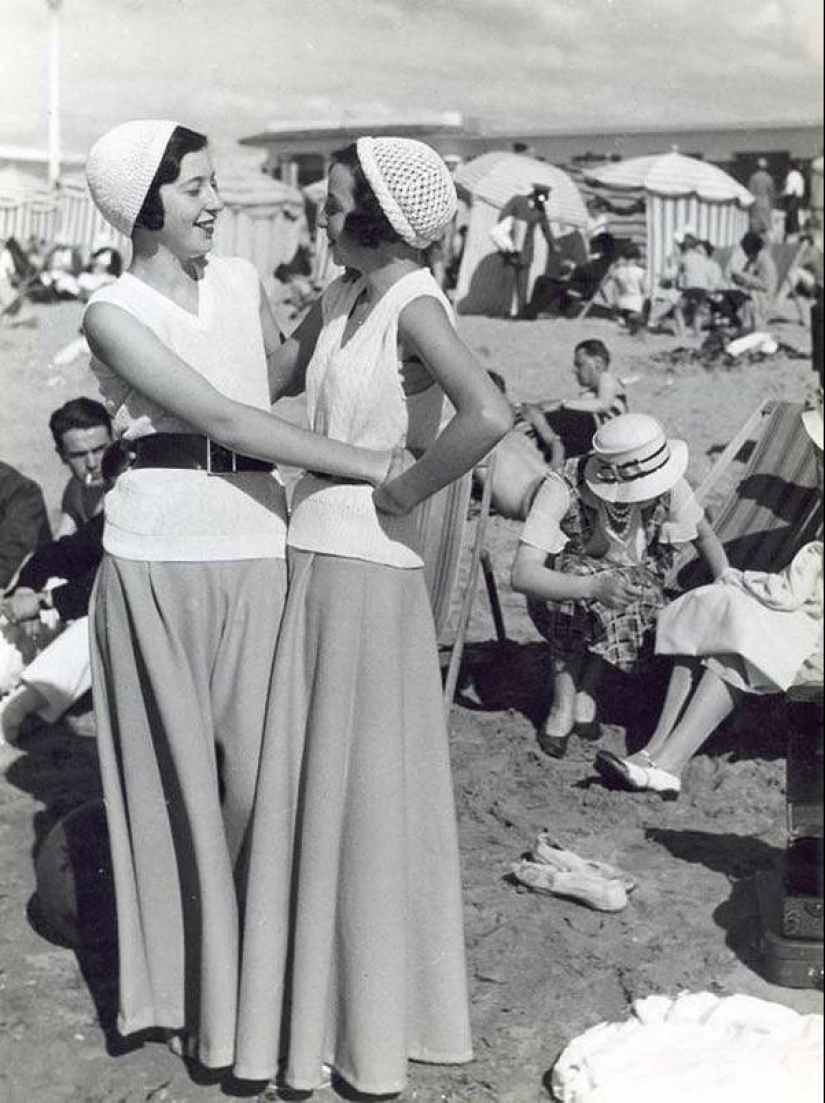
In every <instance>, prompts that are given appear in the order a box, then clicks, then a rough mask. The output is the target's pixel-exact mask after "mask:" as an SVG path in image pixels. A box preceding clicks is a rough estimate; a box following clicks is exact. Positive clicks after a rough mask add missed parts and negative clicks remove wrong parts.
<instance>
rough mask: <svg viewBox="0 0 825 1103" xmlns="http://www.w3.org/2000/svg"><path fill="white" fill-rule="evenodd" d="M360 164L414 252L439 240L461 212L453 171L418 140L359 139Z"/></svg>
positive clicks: (380, 201) (400, 233) (394, 224)
mask: <svg viewBox="0 0 825 1103" xmlns="http://www.w3.org/2000/svg"><path fill="white" fill-rule="evenodd" d="M356 149H357V151H358V161H359V163H360V165H361V168H362V169H363V172H364V175H365V176H366V178H367V180H368V181H369V185H370V187H371V188H372V190H373V192H374V193H375V198H376V199H377V200H378V203H379V205H380V207H381V210H382V211H383V212H384V214H385V215H386V217H387V221H388V222H389V224H390V225H391V226H392V228H393V229H394V230H395V232H396V233H397V234H398V236H399V237H400V238H401V239H402V241H406V243H407V244H408V245H412V246H413V248H414V249H423V248H424V247H425V246H427V245H430V244H431V243H432V242H434V241H438V239H439V238H440V237H441V235H442V234H443V233H444V231H445V230H446V229H447V226H448V225H449V223H450V219H451V218H452V217H453V215H454V214H455V210H456V205H457V199H456V194H455V185H454V184H453V178H452V176H450V170H449V169H448V168H447V166H446V165H445V164H444V162H443V161H442V160H441V158H440V157H439V155H438V154H437V153H436V151H435V150H434V149H432V148H431V147H430V146H428V145H425V144H424V142H417V141H415V139H413V138H359V139H358V141H357V143H356Z"/></svg>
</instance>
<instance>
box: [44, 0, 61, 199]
mask: <svg viewBox="0 0 825 1103" xmlns="http://www.w3.org/2000/svg"><path fill="white" fill-rule="evenodd" d="M47 2H48V5H49V111H48V119H49V187H50V188H56V187H57V186H58V185H59V183H60V4H61V2H62V0H47Z"/></svg>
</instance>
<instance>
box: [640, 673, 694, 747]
mask: <svg viewBox="0 0 825 1103" xmlns="http://www.w3.org/2000/svg"><path fill="white" fill-rule="evenodd" d="M698 675H699V667H698V664H697V663H695V662H690V661H688V660H685V659H682V660H680V661H678V662H676V663H675V664H674V667H673V670H672V671H671V674H670V681H669V682H668V684H667V692H666V693H665V700H664V704H663V705H662V711H661V713H660V714H659V720H658V722H657V724H656V727H655V729H654V731H653V734H652V735H651V737H650V739H649V740H648V743H647V746H646V747H645V748H644V749H645V752H646V754H647V755H649V756H650V757H651V758H656V759H657V758H658V756H659V754H660V752H661V750H662V748H663V747H664V746H665V745H666V743H667V741H668V739H669V738H670V734H671V732H672V731H673V729H674V728H675V727H676V725H677V724H678V722H679V719H680V717H681V715H682V713H683V712H684V710H685V706H686V705H687V703H688V699H689V698H690V695H691V692H692V691H693V687H694V684H695V683H696V681H697V679H698ZM637 759H638V760H639V762H640V763H641V764H644V761H645V758H644V757H641V758H640V757H639V755H631V758H630V761H631V762H635V761H636V760H637Z"/></svg>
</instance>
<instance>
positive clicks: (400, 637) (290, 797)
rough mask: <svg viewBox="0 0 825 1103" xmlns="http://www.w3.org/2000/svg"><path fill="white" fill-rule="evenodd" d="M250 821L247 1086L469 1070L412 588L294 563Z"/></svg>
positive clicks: (439, 735) (443, 824) (409, 579)
mask: <svg viewBox="0 0 825 1103" xmlns="http://www.w3.org/2000/svg"><path fill="white" fill-rule="evenodd" d="M270 700H271V709H270V714H269V717H268V720H267V728H266V734H265V738H264V748H263V751H262V756H261V772H260V778H259V785H258V794H257V798H256V803H255V811H254V815H253V824H252V833H251V860H250V872H249V895H248V904H247V915H246V926H245V931H244V946H243V970H242V980H241V990H240V1011H239V1036H238V1047H237V1051H238V1057H237V1062H236V1065H235V1074H236V1075H237V1076H240V1077H243V1078H249V1079H259V1078H264V1077H270V1076H272V1075H273V1074H274V1073H275V1071H276V1069H277V1068H278V1064H279V1061H280V1060H283V1061H284V1062H285V1065H284V1077H285V1080H286V1082H287V1083H288V1084H289V1085H291V1086H292V1087H293V1088H296V1089H300V1090H310V1089H312V1088H314V1087H317V1086H318V1085H319V1084H320V1082H321V1080H322V1063H326V1064H328V1065H331V1066H332V1067H333V1068H334V1069H335V1070H336V1072H337V1073H338V1074H339V1075H340V1076H342V1077H343V1078H344V1079H345V1080H346V1081H347V1082H348V1083H350V1084H351V1085H352V1086H354V1087H355V1088H357V1089H358V1090H359V1091H362V1092H370V1093H376V1094H383V1093H391V1092H398V1091H400V1090H401V1089H402V1088H403V1086H404V1083H405V1081H406V1069H407V1060H408V1058H412V1059H416V1060H421V1061H428V1062H434V1063H447V1064H453V1063H460V1062H464V1061H468V1060H470V1058H471V1056H472V1054H471V1048H470V1031H469V1021H468V1006H467V987H466V973H465V960H464V939H463V928H462V908H461V885H460V878H459V867H458V845H457V834H456V822H455V810H454V804H453V793H452V784H451V777H450V766H449V758H448V746H447V731H446V724H445V720H444V713H443V705H442V694H441V679H440V672H439V667H438V660H437V651H436V643H435V634H434V629H433V623H432V614H431V612H430V606H429V601H428V598H427V593H426V589H425V585H424V577H423V572H422V571H420V570H399V569H396V568H392V567H387V566H382V565H377V564H371V563H365V562H361V561H358V560H353V559H343V558H336V557H333V556H324V555H316V554H312V553H308V552H296V553H294V554H293V553H290V589H289V596H288V599H287V608H286V611H285V614H284V622H283V626H282V632H281V638H280V642H279V646H278V657H277V661H276V669H275V679H274V683H273V692H272V696H271V699H270Z"/></svg>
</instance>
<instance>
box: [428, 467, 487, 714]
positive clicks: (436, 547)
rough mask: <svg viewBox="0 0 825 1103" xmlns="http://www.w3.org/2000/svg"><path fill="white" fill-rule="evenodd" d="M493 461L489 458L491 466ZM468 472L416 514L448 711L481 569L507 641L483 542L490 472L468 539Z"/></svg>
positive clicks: (470, 476) (469, 479)
mask: <svg viewBox="0 0 825 1103" xmlns="http://www.w3.org/2000/svg"><path fill="white" fill-rule="evenodd" d="M494 465H495V459H494V458H493V457H491V458H490V465H489V468H490V469H492V468H493V467H494ZM471 489H472V474H471V473H468V474H466V475H464V476H463V477H462V478H461V479H458V480H457V481H456V482H454V483H451V484H450V485H449V486H447V487H445V488H444V489H443V490H441V491H439V493H438V494H435V495H433V497H432V498H429V499H428V500H427V501H426V502H425V503H424V505H423V506H422V507H421V511H420V514H419V533H420V537H421V546H422V548H423V558H424V577H425V579H426V582H427V589H428V592H429V595H430V602H431V604H432V607H433V619H434V621H435V630H436V639H437V641H438V645H439V651H441V652H442V654H443V653H445V652H449V663H448V666H447V675H446V679H445V684H444V706H445V708H446V710H447V711H449V709H450V706H451V705H452V702H453V697H454V696H455V691H456V686H457V684H458V675H459V671H460V669H461V659H462V656H463V654H464V645H465V642H466V639H467V629H468V627H469V624H470V616H471V614H472V610H473V603H474V601H475V598H476V594H477V592H478V576H479V572H481V573H483V575H484V581H485V585H486V588H487V596H488V598H489V601H490V608H491V611H492V615H493V622H494V624H495V627H496V635H497V637H498V640H499V643H504V642H505V641H506V638H507V637H506V632H505V628H504V619H503V617H502V613H501V602H500V600H499V595H498V586H497V584H496V579H495V574H494V573H493V566H492V562H491V559H490V554H489V552H488V551H487V549H486V548H485V546H484V537H485V533H486V529H487V520H488V518H489V516H490V494H491V490H492V478H491V477H488V479H487V482H486V484H485V487H484V490H483V492H482V497H481V505H480V508H479V513H478V518H477V520H476V528H475V534H474V536H473V539H472V542H471V543H469V542H468V532H469V527H468V525H467V512H468V509H469V505H470V493H471Z"/></svg>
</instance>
